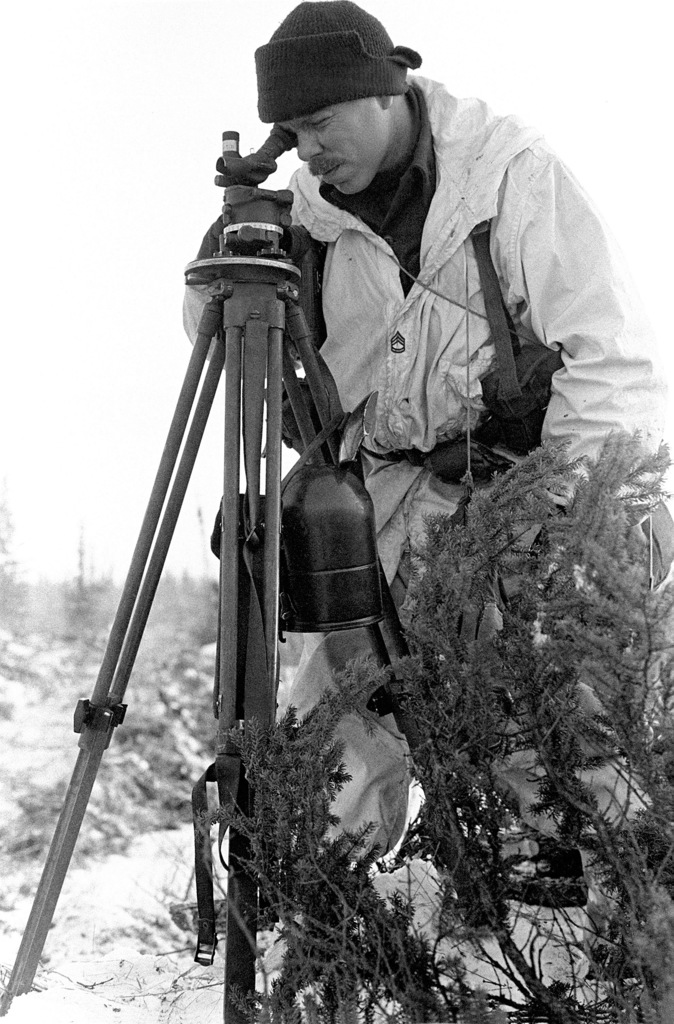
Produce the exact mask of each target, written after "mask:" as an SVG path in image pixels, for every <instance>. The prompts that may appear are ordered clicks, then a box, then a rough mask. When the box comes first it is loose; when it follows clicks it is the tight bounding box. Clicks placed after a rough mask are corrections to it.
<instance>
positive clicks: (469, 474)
mask: <svg viewBox="0 0 674 1024" xmlns="http://www.w3.org/2000/svg"><path fill="white" fill-rule="evenodd" d="M463 265H464V288H465V296H464V297H465V305H464V309H465V320H466V402H467V403H468V417H467V422H466V473H465V475H464V477H463V481H462V482H463V485H464V488H465V499H466V503H468V502H469V501H470V498H471V495H472V493H473V490H474V487H475V484H474V481H473V471H472V466H471V461H470V459H471V451H470V442H471V428H472V423H471V420H472V412H473V407H472V402H471V398H470V383H471V382H470V313H472V312H473V310H471V308H470V301H469V300H470V291H469V288H468V248H467V246H466V245H465V244H464V247H463Z"/></svg>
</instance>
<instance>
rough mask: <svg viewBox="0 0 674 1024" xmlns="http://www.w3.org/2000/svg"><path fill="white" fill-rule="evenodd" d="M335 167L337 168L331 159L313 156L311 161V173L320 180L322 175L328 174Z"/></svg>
mask: <svg viewBox="0 0 674 1024" xmlns="http://www.w3.org/2000/svg"><path fill="white" fill-rule="evenodd" d="M333 167H335V160H334V159H332V158H331V157H330V158H328V157H325V156H312V158H311V160H310V161H309V173H310V174H313V175H314V177H316V178H320V177H321V175H323V174H326V173H327V172H328V171H329V170H331V169H332V168H333Z"/></svg>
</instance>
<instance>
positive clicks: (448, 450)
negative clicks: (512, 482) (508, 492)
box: [424, 437, 513, 484]
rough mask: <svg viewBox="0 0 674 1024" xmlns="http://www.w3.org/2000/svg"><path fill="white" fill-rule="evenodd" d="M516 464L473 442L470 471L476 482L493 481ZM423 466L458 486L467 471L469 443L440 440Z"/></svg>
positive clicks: (464, 440)
mask: <svg viewBox="0 0 674 1024" xmlns="http://www.w3.org/2000/svg"><path fill="white" fill-rule="evenodd" d="M512 465H513V463H512V461H511V460H510V459H507V458H504V457H503V456H501V455H498V454H497V453H496V452H493V451H492V450H491V449H490V448H488V447H487V446H486V445H485V444H481V443H480V442H479V441H471V442H470V470H471V473H472V475H473V477H474V478H475V479H476V480H491V478H492V477H493V476H494V474H495V473H503V472H505V470H506V469H510V468H511V466H512ZM424 467H425V468H426V469H428V470H430V472H431V473H433V475H434V476H437V477H439V479H440V480H443V481H444V482H445V483H448V484H459V483H461V481H462V480H463V478H464V476H465V475H466V473H467V471H468V442H467V440H466V438H465V437H459V438H457V439H456V440H455V441H441V442H440V444H438V445H436V446H435V448H434V449H433V451H432V452H429V454H428V455H427V456H426V458H425V459H424Z"/></svg>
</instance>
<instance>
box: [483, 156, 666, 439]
mask: <svg viewBox="0 0 674 1024" xmlns="http://www.w3.org/2000/svg"><path fill="white" fill-rule="evenodd" d="M514 165H515V166H513V167H512V168H511V169H509V171H508V173H507V175H506V179H505V181H504V184H503V187H502V190H501V196H500V200H501V202H500V210H501V213H502V215H501V214H500V215H499V217H498V218H497V228H496V232H495V238H494V241H493V251H492V255H493V258H494V261H495V263H496V266H497V267H500V268H501V270H502V271H503V273H504V278H505V280H506V281H507V282H508V285H507V294H506V302H507V303H508V305H509V307H510V309H511V310H514V311H515V313H516V316H517V317H518V318H519V320H520V321H521V323H522V325H523V327H524V328H525V331H526V330H528V331H531V332H533V334H534V335H535V337H537V338H538V339H539V340H540V341H542V342H543V343H544V344H546V345H548V346H550V347H552V348H555V349H558V350H560V351H561V353H562V358H563V360H564V367H563V368H562V369H560V370H558V371H557V373H556V374H555V376H554V378H553V382H552V397H551V400H550V404H549V406H548V410H547V413H546V418H545V423H544V426H543V437H544V438H546V437H547V438H551V439H555V440H561V441H567V442H569V443H570V455H571V456H572V457H574V458H576V457H582V456H589V457H593V456H595V455H596V454H597V453H598V451H599V449H600V448H601V446H602V443H603V441H604V440H605V439H606V437H607V435H608V434H609V433H611V432H615V431H626V432H628V433H630V434H632V433H634V432H635V431H638V432H639V434H640V437H641V439H642V442H643V443H644V445H645V446H646V447H647V448H648V449H651V450H655V449H656V448H657V447H658V445H659V443H660V441H661V439H662V434H663V429H664V422H665V416H666V401H667V397H666V386H665V382H664V376H663V373H662V370H661V366H660V359H659V355H658V352H657V345H656V341H655V338H654V336H653V332H652V329H651V327H650V325H649V323H648V320H647V318H646V315H645V313H644V310H643V308H642V305H641V301H640V299H639V297H638V295H637V294H636V291H635V288H634V285H633V283H632V281H631V280H630V276H629V273H628V271H627V269H626V267H625V265H624V261H623V257H622V255H621V253H620V251H619V250H618V247H617V244H616V243H615V241H614V240H613V239H612V237H611V235H610V233H609V231H608V230H607V228H606V226H605V225H604V223H603V222H602V220H601V218H600V216H599V214H598V213H597V211H596V210H595V209H594V207H593V205H592V203H591V202H590V200H589V199H588V197H587V196H586V195H585V193H584V192H583V190H582V189H581V188H580V186H579V185H578V183H577V182H576V181H575V179H574V177H573V175H572V174H571V173H570V172H569V170H568V169H567V168H566V167H565V166H564V165H563V164H562V163H561V162H560V161H559V160H558V159H557V158H556V157H554V155H552V154H550V153H549V152H547V151H545V152H543V154H541V153H540V151H539V152H534V151H533V150H527V151H526V152H525V153H523V154H520V156H519V157H518V158H516V161H514ZM508 211H510V212H509V213H508Z"/></svg>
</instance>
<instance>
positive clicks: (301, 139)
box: [297, 129, 323, 163]
mask: <svg viewBox="0 0 674 1024" xmlns="http://www.w3.org/2000/svg"><path fill="white" fill-rule="evenodd" d="M322 151H323V147H322V146H321V144H320V142H319V141H318V132H315V131H307V130H306V129H300V130H299V131H298V133H297V155H298V157H299V158H300V160H302V161H304V163H307V162H308V161H309V160H311V158H312V157H314V156H318V155H319V153H322Z"/></svg>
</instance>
